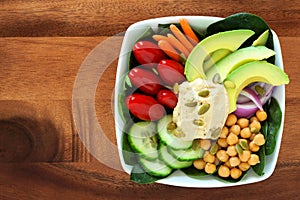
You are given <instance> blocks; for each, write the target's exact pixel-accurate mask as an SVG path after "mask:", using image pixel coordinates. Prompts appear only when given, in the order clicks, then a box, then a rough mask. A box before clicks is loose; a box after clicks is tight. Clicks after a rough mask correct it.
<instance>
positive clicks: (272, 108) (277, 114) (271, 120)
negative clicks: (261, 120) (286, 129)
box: [265, 97, 282, 155]
mask: <svg viewBox="0 0 300 200" xmlns="http://www.w3.org/2000/svg"><path fill="white" fill-rule="evenodd" d="M267 114H268V118H267V122H268V131H267V137H266V144H265V146H266V155H270V154H272V153H273V152H274V150H275V147H276V138H277V134H278V131H279V128H280V125H281V118H282V112H281V109H280V106H279V104H278V102H277V100H276V99H275V98H274V97H271V100H270V102H269V104H268V105H267Z"/></svg>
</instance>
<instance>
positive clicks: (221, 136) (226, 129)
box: [220, 126, 229, 138]
mask: <svg viewBox="0 0 300 200" xmlns="http://www.w3.org/2000/svg"><path fill="white" fill-rule="evenodd" d="M228 133H229V130H228V128H227V127H226V126H224V127H223V128H222V132H221V134H220V138H226V137H227V135H228Z"/></svg>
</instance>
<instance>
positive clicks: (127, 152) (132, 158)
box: [122, 123, 137, 165]
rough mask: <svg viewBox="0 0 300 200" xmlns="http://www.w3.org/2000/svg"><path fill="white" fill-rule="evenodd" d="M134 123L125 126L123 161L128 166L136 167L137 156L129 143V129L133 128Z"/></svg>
mask: <svg viewBox="0 0 300 200" xmlns="http://www.w3.org/2000/svg"><path fill="white" fill-rule="evenodd" d="M131 125H132V123H128V124H127V125H125V128H124V131H123V136H122V154H123V159H124V162H125V163H126V164H127V165H135V164H136V163H137V159H136V154H135V153H134V151H133V150H132V148H131V146H130V144H129V142H128V136H127V133H128V129H129V127H131Z"/></svg>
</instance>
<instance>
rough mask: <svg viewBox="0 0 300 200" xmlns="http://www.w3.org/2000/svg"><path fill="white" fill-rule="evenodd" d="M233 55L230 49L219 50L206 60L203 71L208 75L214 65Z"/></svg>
mask: <svg viewBox="0 0 300 200" xmlns="http://www.w3.org/2000/svg"><path fill="white" fill-rule="evenodd" d="M230 53H232V52H231V51H230V50H228V49H218V50H216V51H214V52H212V53H211V54H209V56H208V57H207V58H206V59H205V60H204V63H203V70H204V72H205V73H206V72H207V71H208V69H210V68H211V67H212V66H213V65H214V64H216V63H217V62H218V61H219V60H221V59H222V58H224V57H225V56H227V55H228V54H230Z"/></svg>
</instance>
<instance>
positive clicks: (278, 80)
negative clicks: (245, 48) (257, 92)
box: [224, 61, 289, 113]
mask: <svg viewBox="0 0 300 200" xmlns="http://www.w3.org/2000/svg"><path fill="white" fill-rule="evenodd" d="M253 82H265V83H268V84H271V85H274V86H278V85H282V84H288V83H289V78H288V75H287V74H286V73H285V72H284V71H283V70H281V69H280V68H279V67H278V66H276V65H273V64H271V63H268V62H266V61H252V62H249V63H246V64H244V65H242V66H240V67H238V68H237V69H235V70H234V71H232V72H231V73H230V74H229V75H228V76H227V78H226V79H225V80H224V86H225V88H226V90H227V94H228V98H229V112H230V113H231V112H233V111H235V110H236V101H237V98H238V95H239V94H240V92H241V91H242V89H243V88H244V87H245V86H247V85H249V84H250V83H253Z"/></svg>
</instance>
